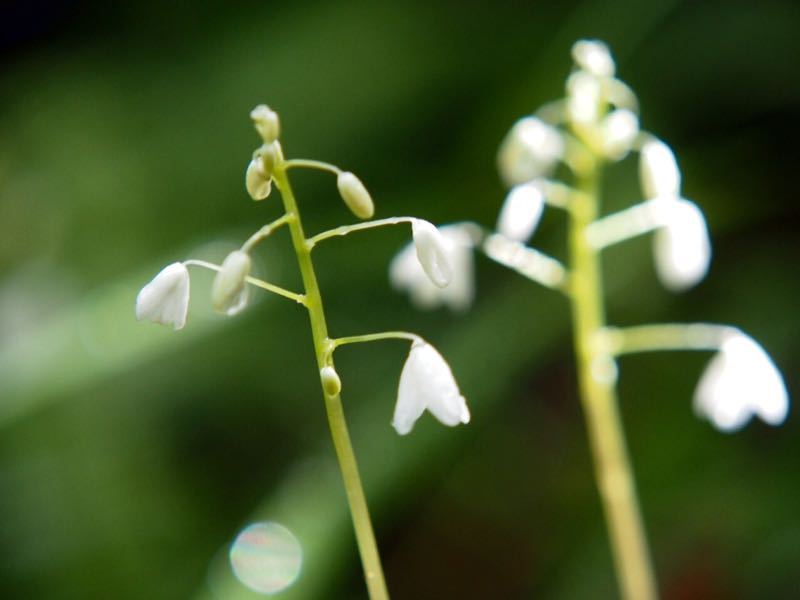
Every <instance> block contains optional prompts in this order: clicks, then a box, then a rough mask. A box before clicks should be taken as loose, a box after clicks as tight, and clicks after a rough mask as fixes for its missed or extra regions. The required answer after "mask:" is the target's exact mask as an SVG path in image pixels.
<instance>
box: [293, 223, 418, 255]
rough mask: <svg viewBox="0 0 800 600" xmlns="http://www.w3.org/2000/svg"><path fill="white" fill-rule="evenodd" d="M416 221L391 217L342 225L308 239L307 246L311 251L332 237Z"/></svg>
mask: <svg viewBox="0 0 800 600" xmlns="http://www.w3.org/2000/svg"><path fill="white" fill-rule="evenodd" d="M414 220H415V219H414V217H389V218H388V219H378V220H376V221H366V222H365V223H356V224H355V225H342V226H341V227H336V228H334V229H329V230H328V231H323V232H322V233H318V234H317V235H315V236H314V237H311V238H308V240H306V245H307V247H308V249H309V251H310V250H311V249H313V248H314V246H316V245H317V244H318V243H319V242H321V241H323V240H327V239H329V238H332V237H340V236H344V235H349V234H351V233H354V232H356V231H362V230H364V229H374V228H375V227H386V226H387V225H402V224H404V223H412V222H413V221H414Z"/></svg>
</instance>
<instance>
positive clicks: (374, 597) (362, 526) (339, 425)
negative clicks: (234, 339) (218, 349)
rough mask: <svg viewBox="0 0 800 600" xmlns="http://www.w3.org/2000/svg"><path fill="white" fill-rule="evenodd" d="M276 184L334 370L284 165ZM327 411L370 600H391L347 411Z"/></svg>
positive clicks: (317, 339)
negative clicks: (351, 440)
mask: <svg viewBox="0 0 800 600" xmlns="http://www.w3.org/2000/svg"><path fill="white" fill-rule="evenodd" d="M273 177H274V178H275V183H276V185H277V186H278V189H279V190H280V191H281V197H282V198H283V205H284V208H285V209H286V214H287V215H289V216H293V217H294V218H292V219H291V220H289V221H288V225H289V231H290V233H291V237H292V244H293V246H294V250H295V253H296V254H297V263H298V266H299V268H300V274H301V276H302V279H303V285H304V287H305V292H306V301H307V302H306V306H307V307H308V315H309V319H310V321H311V333H312V337H313V339H314V351H315V354H316V357H317V366H318V367H319V369H322V368H323V367H325V366H331V367H332V366H333V357H332V356H330V344H331V340H330V339H329V338H328V326H327V323H326V322H325V312H324V310H323V306H322V296H321V294H320V291H319V285H318V283H317V276H316V273H315V272H314V264H313V263H312V261H311V250H310V246H309V244H308V243H307V242H306V238H305V234H304V233H303V224H302V222H301V219H300V212H299V211H298V208H297V202H296V201H295V197H294V193H293V192H292V188H291V185H290V184H289V178H288V177H287V175H286V168H285V164H278V165H276V168H275V172H274V174H273ZM323 395H324V398H325V409H326V411H327V414H328V424H329V426H330V430H331V436H332V438H333V445H334V448H335V450H336V457H337V459H338V461H339V468H340V469H341V472H342V479H343V480H344V488H345V492H346V494H347V501H348V504H349V506H350V514H351V515H352V518H353V526H354V528H355V533H356V541H357V543H358V550H359V553H360V554H361V563H362V566H363V569H364V577H365V579H366V583H367V589H368V591H369V597H370V598H371V600H388V598H389V593H388V591H387V589H386V582H385V581H384V577H383V568H382V566H381V560H380V556H379V555H378V545H377V543H376V542H375V533H374V532H373V529H372V522H371V521H370V517H369V510H368V509H367V500H366V497H365V495H364V489H363V487H362V486H361V477H360V476H359V474H358V465H357V463H356V457H355V454H354V453H353V445H352V443H351V442H350V434H349V433H348V431H347V423H346V422H345V418H344V409H343V408H342V400H341V397H340V395H339V394H335V395H329V394H326V393H325V390H324V386H323Z"/></svg>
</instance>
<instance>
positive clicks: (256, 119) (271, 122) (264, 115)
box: [250, 104, 281, 144]
mask: <svg viewBox="0 0 800 600" xmlns="http://www.w3.org/2000/svg"><path fill="white" fill-rule="evenodd" d="M250 118H251V119H253V124H254V125H255V126H256V131H258V133H259V135H260V136H261V138H262V139H263V140H264V142H265V143H267V144H271V143H272V142H274V141H275V140H277V139H278V137H279V136H280V134H281V125H280V121H279V120H278V113H276V112H275V111H274V110H272V109H271V108H270V107H269V106H267V105H266V104H259V105H258V106H256V107H255V108H254V109H253V110H251V111H250Z"/></svg>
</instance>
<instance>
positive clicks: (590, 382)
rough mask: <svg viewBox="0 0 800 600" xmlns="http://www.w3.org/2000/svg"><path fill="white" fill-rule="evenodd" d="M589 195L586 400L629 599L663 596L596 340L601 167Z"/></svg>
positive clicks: (583, 225)
mask: <svg viewBox="0 0 800 600" xmlns="http://www.w3.org/2000/svg"><path fill="white" fill-rule="evenodd" d="M578 181H579V188H580V190H581V191H582V192H583V194H582V195H581V196H580V197H579V198H580V199H579V201H578V204H577V205H576V206H575V207H574V208H573V210H571V211H570V217H571V218H570V231H569V246H570V255H571V267H572V269H571V284H570V295H571V299H572V312H573V321H574V335H575V350H576V357H577V362H578V375H579V382H580V390H581V399H582V402H583V408H584V412H585V414H586V421H587V426H588V430H589V438H590V442H591V447H592V454H593V456H594V464H595V477H596V479H597V484H598V488H599V491H600V497H601V499H602V502H603V510H604V513H605V517H606V521H607V523H608V527H609V532H610V538H611V548H612V553H613V556H614V565H615V568H616V572H617V578H618V580H619V584H620V588H621V590H622V595H623V597H624V598H625V599H626V600H653V599H654V598H656V597H657V591H656V584H655V578H654V576H653V570H652V567H651V565H650V558H649V552H648V549H647V540H646V536H645V531H644V526H643V523H642V517H641V514H640V509H639V503H638V500H637V498H636V489H635V485H634V478H633V472H632V469H631V465H630V458H629V457H628V450H627V448H626V445H625V437H624V432H623V428H622V422H621V420H620V415H619V407H618V402H617V398H616V389H615V381H616V377H615V369H614V363H613V356H612V355H611V354H610V353H609V352H608V351H607V350H606V349H604V348H603V347H602V345H600V344H597V343H596V339H597V335H598V332H600V331H602V330H603V327H604V321H605V315H604V312H605V311H604V306H603V291H602V280H601V275H600V261H599V254H598V252H597V250H596V248H595V247H594V246H592V245H591V244H589V243H588V239H587V237H588V236H587V235H586V230H587V228H588V227H589V225H590V224H591V223H592V222H593V221H594V220H595V219H596V218H597V214H598V212H599V190H600V165H599V164H598V163H597V162H595V161H594V160H593V161H592V165H591V168H589V169H587V171H586V172H585V173H584V174H583V175H582V176H580V177H579V178H578Z"/></svg>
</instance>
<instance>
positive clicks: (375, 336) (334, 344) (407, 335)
mask: <svg viewBox="0 0 800 600" xmlns="http://www.w3.org/2000/svg"><path fill="white" fill-rule="evenodd" d="M379 340H410V341H412V342H418V341H422V338H421V337H420V336H418V335H417V334H416V333H411V332H408V331H382V332H381V333H367V334H365V335H351V336H348V337H340V338H334V339H332V340H331V343H330V346H331V350H336V348H338V347H339V346H344V345H346V344H361V343H364V342H377V341H379Z"/></svg>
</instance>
